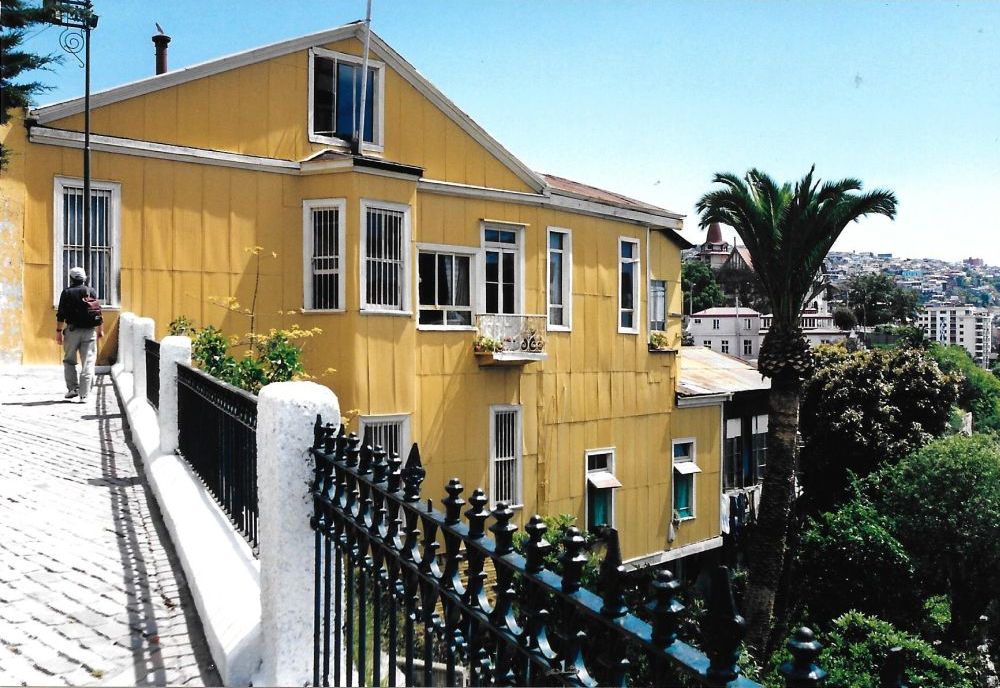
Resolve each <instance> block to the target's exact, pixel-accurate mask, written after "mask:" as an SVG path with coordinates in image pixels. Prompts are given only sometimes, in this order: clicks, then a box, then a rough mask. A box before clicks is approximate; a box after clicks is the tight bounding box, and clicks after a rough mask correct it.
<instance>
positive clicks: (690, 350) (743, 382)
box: [677, 346, 771, 397]
mask: <svg viewBox="0 0 1000 688" xmlns="http://www.w3.org/2000/svg"><path fill="white" fill-rule="evenodd" d="M677 361H678V365H679V375H678V380H677V393H678V394H679V395H681V396H683V397H691V396H699V395H703V394H726V393H734V392H747V391H751V390H755V389H770V388H771V381H770V380H768V379H767V378H764V377H762V376H761V374H760V371H758V370H757V369H756V368H754V367H753V366H751V365H750V364H749V363H747V362H746V361H743V360H741V359H739V358H736V357H735V356H728V355H726V354H720V353H717V352H715V351H712V350H711V349H709V348H708V347H704V346H684V347H681V350H680V353H679V354H678V357H677Z"/></svg>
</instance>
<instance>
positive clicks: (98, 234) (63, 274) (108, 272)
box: [52, 177, 122, 307]
mask: <svg viewBox="0 0 1000 688" xmlns="http://www.w3.org/2000/svg"><path fill="white" fill-rule="evenodd" d="M121 190H122V187H121V184H119V183H118V182H103V181H91V183H90V256H89V260H87V261H85V260H84V256H83V213H84V202H83V180H82V179H73V178H69V177H56V179H55V188H54V193H53V200H52V207H53V220H54V223H53V224H54V228H53V233H54V241H53V246H54V248H55V251H54V255H53V257H52V268H53V269H52V292H53V293H52V303H53V305H58V304H59V295H60V294H61V293H62V290H63V289H65V288H66V287H68V286H69V271H70V268H73V267H77V266H80V267H82V268H83V269H84V270H86V272H87V283H88V284H89V285H90V286H91V287H93V288H94V289H95V290H96V291H97V298H98V299H99V300H100V302H101V305H103V306H109V307H117V306H118V305H119V293H118V288H119V287H118V282H119V273H120V271H121V251H120V248H121V195H122V191H121Z"/></svg>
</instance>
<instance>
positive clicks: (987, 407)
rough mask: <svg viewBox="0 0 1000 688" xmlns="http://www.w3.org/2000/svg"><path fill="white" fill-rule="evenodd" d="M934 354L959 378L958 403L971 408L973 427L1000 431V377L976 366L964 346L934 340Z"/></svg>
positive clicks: (941, 363)
mask: <svg viewBox="0 0 1000 688" xmlns="http://www.w3.org/2000/svg"><path fill="white" fill-rule="evenodd" d="M931 355H932V356H933V357H934V359H935V360H936V361H937V362H938V365H939V366H941V369H942V370H945V371H947V372H949V373H953V374H955V375H956V376H958V377H959V378H960V383H959V396H958V404H959V406H961V407H962V408H965V409H968V410H969V411H972V423H973V427H974V428H975V429H976V430H997V431H1000V378H998V377H997V376H996V375H995V374H993V373H992V372H990V371H988V370H986V369H984V368H980V367H979V366H977V365H976V362H975V361H973V360H972V357H971V356H969V352H968V351H966V350H965V349H964V348H963V347H961V346H942V345H941V344H937V343H935V344H933V345H932V346H931Z"/></svg>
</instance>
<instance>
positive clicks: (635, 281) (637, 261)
mask: <svg viewBox="0 0 1000 688" xmlns="http://www.w3.org/2000/svg"><path fill="white" fill-rule="evenodd" d="M625 243H629V244H634V245H635V252H634V253H633V254H632V258H629V259H625V258H623V257H622V244H625ZM640 247H641V245H640V243H639V240H638V239H634V238H632V237H627V236H620V237H618V311H617V314H616V317H617V320H618V333H619V334H639V331H640V330H641V328H642V281H643V275H642V260H641V258H640V253H639V249H640ZM626 260H627V261H628V262H629V263H630V264H633V265H635V274H634V275H633V278H632V290H633V291H634V292H635V293H633V294H632V306H633V307H632V327H622V312H623V311H624V310H625V308H623V307H622V297H623V296H624V294H623V293H622V273H623V271H622V266H623V265H625V263H626Z"/></svg>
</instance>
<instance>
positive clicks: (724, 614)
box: [702, 566, 747, 685]
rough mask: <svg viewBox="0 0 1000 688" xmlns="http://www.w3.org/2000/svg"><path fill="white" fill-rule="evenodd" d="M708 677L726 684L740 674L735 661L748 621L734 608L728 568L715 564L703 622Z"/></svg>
mask: <svg viewBox="0 0 1000 688" xmlns="http://www.w3.org/2000/svg"><path fill="white" fill-rule="evenodd" d="M702 628H703V629H704V631H705V633H704V638H705V639H704V644H705V654H707V655H708V658H709V667H708V672H707V676H708V678H709V680H712V681H716V682H718V683H719V684H722V685H724V684H726V683H728V682H729V681H733V680H735V679H736V677H737V676H739V667H738V666H737V661H738V660H739V658H740V643H741V642H742V641H743V638H744V636H745V635H746V628H747V622H746V620H745V619H744V618H743V617H742V616H740V613H739V611H737V609H736V599H735V598H734V597H733V587H732V580H731V578H730V576H729V569H727V568H726V567H725V566H719V567H716V568H715V569H714V570H713V571H712V574H711V580H710V588H709V595H708V612H707V614H706V615H705V620H704V621H703V622H702Z"/></svg>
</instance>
